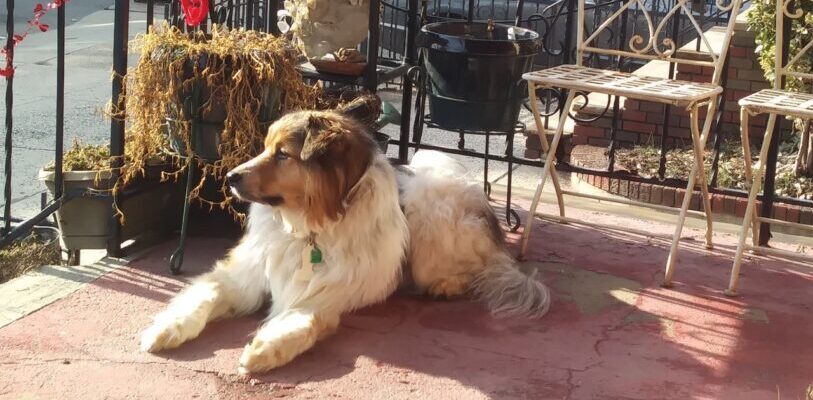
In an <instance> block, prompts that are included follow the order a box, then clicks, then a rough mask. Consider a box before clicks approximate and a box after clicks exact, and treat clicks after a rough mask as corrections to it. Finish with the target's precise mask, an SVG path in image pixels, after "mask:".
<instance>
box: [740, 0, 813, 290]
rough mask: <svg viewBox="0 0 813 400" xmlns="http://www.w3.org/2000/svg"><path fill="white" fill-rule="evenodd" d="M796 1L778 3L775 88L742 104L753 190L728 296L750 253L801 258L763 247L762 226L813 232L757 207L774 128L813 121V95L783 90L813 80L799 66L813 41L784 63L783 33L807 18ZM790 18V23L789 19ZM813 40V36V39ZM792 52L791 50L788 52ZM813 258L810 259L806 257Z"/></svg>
mask: <svg viewBox="0 0 813 400" xmlns="http://www.w3.org/2000/svg"><path fill="white" fill-rule="evenodd" d="M792 2H793V0H776V49H775V67H776V68H775V71H776V72H775V78H774V88H773V89H764V90H760V91H759V92H757V93H754V94H752V95H750V96H747V97H745V98H743V99H741V100H740V101H739V104H740V133H741V136H742V149H743V153H744V156H745V165H746V167H745V177H746V179H747V181H748V182H749V183H750V186H751V190H750V192H749V194H748V206H747V207H746V208H745V216H744V217H743V223H742V229H741V230H740V237H739V242H738V243H737V252H736V253H735V255H734V265H733V266H732V268H731V278H730V280H729V284H728V289H727V290H726V294H727V295H729V296H736V295H737V283H738V281H739V276H740V267H741V266H742V258H743V253H744V252H745V250H746V249H751V250H755V251H756V252H761V253H766V254H777V255H782V256H788V257H793V258H798V257H800V254H798V253H793V252H789V251H784V250H781V249H771V248H767V247H760V246H759V225H760V223H768V224H777V225H786V226H793V227H797V228H802V229H807V230H810V231H813V226H810V225H803V224H797V223H792V222H787V221H782V220H777V219H773V218H770V216H758V215H757V213H756V211H755V207H756V198H757V194H759V191H760V190H761V188H762V180H763V176H764V175H765V167H766V165H765V160H766V159H767V157H768V149H769V147H770V143H771V139H772V138H773V135H774V130H775V129H774V128H775V125H776V123H777V117H778V116H787V117H793V118H801V119H805V120H809V119H813V94H806V93H796V92H791V91H787V90H784V89H783V87H782V81H783V80H784V79H783V78H800V79H803V80H813V71H810V70H799V68H797V66H798V65H799V61H800V60H801V59H802V58H803V57H813V38H807V39H808V42H807V43H806V44H804V43H803V44H802V46H801V47H800V48H799V49H798V50H797V51H796V54H788V55H787V62H783V57H782V55H783V52H784V51H786V50H785V49H784V48H783V47H784V45H785V40H783V33H784V28H785V26H784V25H785V23H786V22H792V20H794V19H797V20H798V19H800V18H804V17H805V15H804V12H803V11H802V10H801V9H797V10H796V11H791V10H789V7H790V5H791V3H792ZM785 17H787V20H786V18H785ZM811 36H813V35H811ZM788 51H789V50H788ZM758 114H768V124H767V127H766V131H765V137H764V138H763V140H762V148H761V150H760V152H759V166H758V167H757V172H756V174H754V173H753V171H752V170H751V168H752V166H753V161H752V159H751V147H750V143H749V137H748V123H749V118H750V117H751V116H754V115H758ZM750 228H753V236H752V237H753V245H750V244H747V243H746V239H747V236H748V230H749V229H750ZM806 258H810V257H806Z"/></svg>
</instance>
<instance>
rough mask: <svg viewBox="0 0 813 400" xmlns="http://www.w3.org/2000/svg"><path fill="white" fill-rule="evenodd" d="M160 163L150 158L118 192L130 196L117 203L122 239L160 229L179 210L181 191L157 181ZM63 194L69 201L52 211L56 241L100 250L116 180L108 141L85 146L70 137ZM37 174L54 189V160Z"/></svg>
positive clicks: (64, 245) (73, 248)
mask: <svg viewBox="0 0 813 400" xmlns="http://www.w3.org/2000/svg"><path fill="white" fill-rule="evenodd" d="M161 168H162V162H161V161H160V160H159V159H152V160H149V162H148V163H147V168H146V169H144V170H143V171H142V172H143V173H142V174H141V177H140V179H139V180H138V184H134V185H131V186H130V188H129V189H128V190H127V191H123V192H121V193H119V195H124V196H126V197H128V199H127V201H122V202H118V204H120V205H121V210H120V212H121V213H122V214H124V215H126V216H127V218H126V219H124V220H123V222H124V225H123V226H122V237H123V240H127V239H132V238H134V237H136V236H139V235H141V234H144V233H146V232H151V231H157V230H160V229H161V228H162V227H163V226H164V225H165V224H164V221H165V218H168V217H172V216H173V214H175V213H177V205H178V203H179V199H180V191H179V190H178V188H177V187H176V186H175V185H159V184H157V181H158V177H159V176H160V170H161ZM62 169H63V193H65V194H67V195H68V197H69V200H68V201H67V202H66V203H64V204H63V205H62V206H60V207H59V209H58V210H57V212H56V218H57V226H58V227H59V231H60V236H59V240H60V246H61V247H62V249H63V250H65V251H67V252H68V253H69V254H70V253H71V252H75V251H77V250H83V249H103V248H105V247H106V246H107V239H108V232H109V223H110V220H111V216H112V215H113V211H114V202H113V198H112V196H110V194H111V193H112V190H113V187H114V184H115V182H114V181H113V179H112V176H113V174H112V172H111V168H110V151H109V148H108V147H107V146H100V145H84V144H81V143H80V142H79V141H77V140H74V142H73V145H72V147H71V148H70V149H69V150H68V151H67V152H65V154H64V156H63V162H62ZM39 179H40V180H41V181H43V182H45V185H46V187H47V188H48V191H49V192H50V193H51V195H52V196H53V195H54V193H55V189H56V187H55V174H54V163H53V162H51V163H50V164H49V165H46V166H45V167H43V168H42V169H41V170H40V172H39Z"/></svg>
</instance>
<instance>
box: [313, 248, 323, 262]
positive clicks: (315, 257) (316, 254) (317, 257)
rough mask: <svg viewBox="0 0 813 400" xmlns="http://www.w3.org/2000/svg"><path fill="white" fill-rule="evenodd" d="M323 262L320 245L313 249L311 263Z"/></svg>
mask: <svg viewBox="0 0 813 400" xmlns="http://www.w3.org/2000/svg"><path fill="white" fill-rule="evenodd" d="M321 262H322V250H320V249H319V248H318V247H313V248H312V249H311V264H319V263H321Z"/></svg>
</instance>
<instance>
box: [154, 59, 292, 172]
mask: <svg viewBox="0 0 813 400" xmlns="http://www.w3.org/2000/svg"><path fill="white" fill-rule="evenodd" d="M207 60H208V57H201V58H200V59H199V60H198V68H199V69H201V70H203V69H205V68H206V63H207ZM189 64H190V65H189V68H188V69H189V71H188V76H187V78H185V79H189V78H191V76H192V71H191V62H190V63H189ZM185 79H184V80H185ZM178 87H183V85H181V84H180V83H179V84H178ZM261 90H262V92H261V95H260V97H261V98H262V100H261V106H260V112H259V114H258V121H257V124H258V129H259V130H260V131H261V132H264V131H265V130H267V129H268V127H269V126H271V124H272V123H273V122H274V121H276V120H277V118H279V112H278V110H279V103H280V99H281V97H282V91H281V90H280V89H279V88H277V87H276V86H266V87H262V88H261ZM212 92H213V90H212V88H211V87H210V86H209V85H208V84H207V83H206V82H201V81H198V82H195V84H193V85H191V87H190V88H189V89H188V90H185V91H183V92H180V93H178V96H177V99H178V103H179V104H180V106H181V107H180V108H181V109H182V112H181V113H178V112H177V111H173V110H168V112H167V114H168V116H167V123H166V132H167V134H168V136H169V143H170V149H171V150H172V152H174V153H176V154H179V155H186V154H187V151H186V145H185V143H184V140H183V139H182V138H181V134H180V132H182V129H183V128H182V125H181V124H182V123H185V122H186V121H190V123H191V122H192V121H193V120H194V124H193V125H191V126H190V132H189V135H190V138H189V145H190V147H191V151H192V153H193V154H194V155H195V156H196V157H198V158H200V159H202V160H204V161H207V162H214V161H217V160H219V159H220V152H219V148H220V144H221V143H222V142H223V140H224V139H227V138H223V137H222V134H223V130H224V128H225V122H226V117H227V111H226V105H225V101H224V100H225V99H223V98H220V97H215V98H212ZM178 114H180V115H178Z"/></svg>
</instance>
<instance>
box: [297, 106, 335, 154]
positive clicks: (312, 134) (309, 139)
mask: <svg viewBox="0 0 813 400" xmlns="http://www.w3.org/2000/svg"><path fill="white" fill-rule="evenodd" d="M337 128H338V127H336V126H335V124H334V123H332V121H330V120H329V119H327V118H325V117H323V116H319V115H317V114H311V115H309V116H308V124H307V125H306V126H305V142H304V143H303V145H302V152H301V153H300V155H299V157H300V159H301V160H302V161H309V160H311V159H314V158H317V157H319V156H321V155H323V154H325V153H326V152H327V150H328V147H330V144H331V142H333V141H334V140H336V138H337V137H338V136H339V135H340V134H341V131H340V130H339V129H337Z"/></svg>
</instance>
